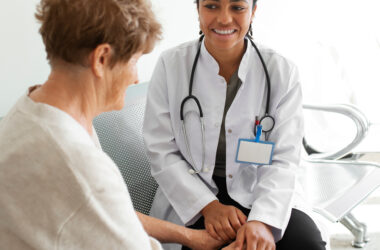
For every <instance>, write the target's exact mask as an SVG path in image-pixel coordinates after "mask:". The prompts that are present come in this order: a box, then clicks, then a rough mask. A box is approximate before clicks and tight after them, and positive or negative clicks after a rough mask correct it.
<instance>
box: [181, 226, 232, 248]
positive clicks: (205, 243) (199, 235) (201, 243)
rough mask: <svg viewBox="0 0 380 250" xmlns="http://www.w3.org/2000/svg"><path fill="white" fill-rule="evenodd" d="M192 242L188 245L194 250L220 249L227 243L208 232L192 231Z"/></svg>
mask: <svg viewBox="0 0 380 250" xmlns="http://www.w3.org/2000/svg"><path fill="white" fill-rule="evenodd" d="M190 238H191V241H190V242H189V243H188V244H187V245H188V247H190V248H191V249H192V250H215V249H220V247H222V246H223V245H224V244H226V243H227V242H225V241H220V240H216V239H214V238H213V237H211V235H210V234H209V233H207V231H206V230H192V236H191V237H190Z"/></svg>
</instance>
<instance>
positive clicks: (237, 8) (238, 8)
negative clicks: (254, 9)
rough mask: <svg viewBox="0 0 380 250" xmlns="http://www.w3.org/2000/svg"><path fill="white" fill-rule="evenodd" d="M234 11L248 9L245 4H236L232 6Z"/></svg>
mask: <svg viewBox="0 0 380 250" xmlns="http://www.w3.org/2000/svg"><path fill="white" fill-rule="evenodd" d="M231 8H232V9H233V10H234V11H243V10H245V9H246V7H245V6H240V5H234V6H232V7H231Z"/></svg>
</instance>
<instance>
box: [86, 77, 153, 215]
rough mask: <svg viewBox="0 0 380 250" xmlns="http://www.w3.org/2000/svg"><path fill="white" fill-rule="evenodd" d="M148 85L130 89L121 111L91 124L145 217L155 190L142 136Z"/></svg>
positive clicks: (103, 115)
mask: <svg viewBox="0 0 380 250" xmlns="http://www.w3.org/2000/svg"><path fill="white" fill-rule="evenodd" d="M147 86H148V84H147V83H141V84H138V85H135V86H131V87H129V88H128V90H127V93H126V99H125V106H124V108H123V109H122V110H121V111H113V112H107V113H103V114H101V115H99V116H98V117H96V118H95V119H94V123H93V124H94V127H95V129H96V132H97V134H98V137H99V141H100V144H101V146H102V149H103V151H104V152H106V153H107V154H108V155H109V156H110V157H111V158H112V160H113V161H114V162H115V163H116V165H117V166H118V167H119V169H120V172H121V174H122V176H123V178H124V180H125V182H126V184H127V187H128V190H129V193H130V195H131V198H132V202H133V206H134V208H135V209H136V210H137V211H139V212H142V213H145V214H148V213H149V211H150V208H151V204H152V202H153V198H154V195H155V193H156V190H157V183H156V182H155V180H154V179H153V177H152V176H151V173H150V163H149V160H148V158H147V156H146V154H145V145H144V142H143V136H142V124H143V119H144V111H145V100H146V91H147Z"/></svg>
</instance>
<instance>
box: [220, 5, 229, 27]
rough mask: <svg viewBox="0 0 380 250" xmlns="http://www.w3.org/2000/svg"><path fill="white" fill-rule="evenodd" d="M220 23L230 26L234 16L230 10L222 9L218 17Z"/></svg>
mask: <svg viewBox="0 0 380 250" xmlns="http://www.w3.org/2000/svg"><path fill="white" fill-rule="evenodd" d="M218 22H219V23H220V24H229V23H231V22H232V15H231V13H230V10H229V8H222V9H221V10H220V12H219V15H218Z"/></svg>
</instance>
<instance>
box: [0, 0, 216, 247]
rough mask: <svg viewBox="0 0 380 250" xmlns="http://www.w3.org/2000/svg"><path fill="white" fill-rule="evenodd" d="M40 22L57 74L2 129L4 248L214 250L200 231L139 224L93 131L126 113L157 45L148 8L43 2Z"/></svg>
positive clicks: (149, 221)
mask: <svg viewBox="0 0 380 250" xmlns="http://www.w3.org/2000/svg"><path fill="white" fill-rule="evenodd" d="M36 17H37V19H38V20H39V21H40V22H41V24H42V26H41V29H40V33H41V35H42V38H43V41H44V44H45V47H46V53H47V58H48V60H49V63H50V65H51V73H50V76H49V77H48V79H47V80H46V82H45V83H44V84H43V85H36V86H33V87H31V88H30V89H29V90H28V92H27V93H26V94H25V95H24V96H22V97H21V98H20V100H19V101H18V102H17V104H16V105H15V106H14V107H13V109H12V110H11V111H10V112H9V114H8V115H7V116H6V117H5V118H4V119H3V120H2V122H1V124H0V152H1V155H0V207H1V209H0V242H1V246H2V247H3V248H6V249H161V246H160V244H159V243H158V242H157V241H156V240H155V239H153V238H149V236H148V234H150V235H152V236H154V237H157V238H158V239H159V240H162V241H164V242H166V241H174V242H179V243H182V244H186V245H188V246H189V247H192V248H198V249H206V248H211V247H216V246H218V245H219V243H220V242H218V241H216V240H213V239H212V238H211V237H210V236H209V235H208V234H207V233H206V231H204V230H197V231H195V230H188V229H185V228H183V227H179V226H177V225H174V224H171V223H166V222H163V221H159V220H157V219H153V218H150V217H148V216H144V215H142V214H138V216H137V215H136V213H135V212H134V210H133V207H132V204H131V199H130V197H129V194H128V190H127V188H126V186H125V184H124V182H123V179H122V177H121V174H120V172H119V171H118V168H117V166H116V165H115V164H114V163H113V162H112V160H111V159H110V158H109V157H108V156H107V155H106V154H105V153H103V152H102V151H101V148H100V145H99V141H98V139H97V136H96V132H95V131H94V129H93V126H92V120H93V119H94V117H95V116H97V115H99V114H100V113H102V112H104V111H109V110H114V109H120V108H122V107H123V103H124V94H125V91H126V88H127V87H128V86H129V85H130V84H134V83H137V82H138V79H137V71H136V63H137V61H138V59H139V57H140V56H141V55H142V54H143V53H147V52H149V51H150V50H151V49H152V48H153V45H154V43H155V41H156V40H157V39H158V38H159V37H160V34H161V27H160V25H159V24H158V23H157V21H156V20H155V18H154V15H153V13H152V11H151V9H150V6H149V5H148V4H147V3H146V2H145V0H129V1H126V0H98V1H93V0H42V1H41V3H40V5H39V7H38V11H37V14H36ZM139 218H140V220H141V221H142V223H141V222H140V220H139ZM143 226H144V227H145V229H146V230H147V232H148V234H147V233H146V232H145V231H144V227H143ZM206 243H207V244H208V245H207V246H206ZM203 244H204V245H203Z"/></svg>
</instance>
